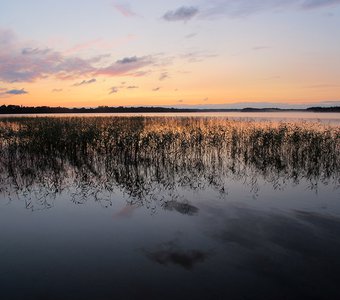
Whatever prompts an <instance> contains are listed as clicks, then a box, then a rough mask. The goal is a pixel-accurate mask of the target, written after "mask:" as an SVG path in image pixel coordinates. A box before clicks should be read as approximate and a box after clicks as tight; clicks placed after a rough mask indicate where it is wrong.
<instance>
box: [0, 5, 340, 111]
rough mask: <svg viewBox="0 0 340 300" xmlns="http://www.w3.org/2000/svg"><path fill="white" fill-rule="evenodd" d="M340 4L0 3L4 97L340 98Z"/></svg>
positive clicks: (70, 102) (193, 102)
mask: <svg viewBox="0 0 340 300" xmlns="http://www.w3.org/2000/svg"><path fill="white" fill-rule="evenodd" d="M339 29H340V0H191V1H179V0H172V1H160V0H129V1H124V0H122V1H115V0H58V1H56V0H10V1H8V0H0V105H3V104H6V105H8V104H15V105H25V106H39V105H49V106H66V107H96V106H103V105H107V106H176V107H181V106H199V107H231V106H233V107H237V106H253V107H257V106H282V107H287V106H309V105H326V106H331V105H340V34H339Z"/></svg>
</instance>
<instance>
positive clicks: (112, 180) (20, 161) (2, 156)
mask: <svg viewBox="0 0 340 300" xmlns="http://www.w3.org/2000/svg"><path fill="white" fill-rule="evenodd" d="M339 172H340V128H339V127H337V126H332V127H328V126H326V125H321V124H311V123H308V124H304V123H300V124H297V123H268V122H262V123H259V122H244V121H231V120H226V119H216V118H187V117H183V118H171V117H169V118H167V117H162V118H157V117H150V118H148V117H114V118H105V117H95V118H76V117H74V118H8V119H2V120H1V121H0V174H1V175H0V189H1V191H2V192H3V193H6V194H7V196H8V198H9V199H11V197H13V196H14V195H16V196H19V197H23V198H24V199H25V202H26V207H27V208H29V209H43V208H50V207H52V206H53V203H54V199H55V197H56V195H57V194H60V193H63V192H66V193H67V195H68V196H69V197H70V200H72V201H73V202H74V203H77V204H81V203H84V202H86V201H88V200H89V199H93V200H95V201H97V202H98V203H100V204H101V205H102V206H104V207H107V206H110V205H111V200H110V194H112V193H113V192H115V191H117V190H120V191H123V192H124V193H126V194H127V195H128V198H129V202H130V203H131V204H137V205H144V206H147V207H153V203H154V202H160V203H162V207H163V208H165V209H169V210H175V211H177V212H179V213H182V214H188V215H192V214H195V213H196V212H197V208H196V207H194V206H192V205H191V204H190V203H188V202H186V201H184V200H183V199H181V197H180V196H179V194H178V190H180V189H189V190H201V189H206V188H212V189H214V190H215V191H216V192H218V193H219V194H220V195H222V196H223V195H226V193H227V190H228V184H230V182H231V181H238V180H239V181H242V182H244V183H246V184H247V185H248V186H249V187H250V190H251V191H252V193H253V194H254V195H256V193H257V191H258V190H259V189H260V188H261V186H260V184H259V183H258V181H259V180H261V181H264V182H268V183H270V184H272V186H273V187H274V188H275V189H283V188H285V187H286V186H289V185H290V184H298V183H299V182H300V180H307V181H309V182H310V186H309V187H310V188H312V189H315V188H317V186H318V184H319V183H323V184H332V185H334V187H339V185H340V176H339Z"/></svg>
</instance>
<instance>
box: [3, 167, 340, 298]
mask: <svg viewBox="0 0 340 300" xmlns="http://www.w3.org/2000/svg"><path fill="white" fill-rule="evenodd" d="M97 163H98V162H96V164H97ZM96 164H94V165H93V166H96ZM97 166H101V164H100V163H99V164H98V165H97ZM149 166H150V163H149ZM151 166H152V164H151ZM306 166H308V164H306ZM186 167H188V166H186ZM300 167H301V166H300ZM255 169H256V168H255ZM66 170H67V169H66ZM136 170H137V169H136ZM136 170H135V171H136ZM166 170H167V171H168V170H169V169H166ZM188 170H189V171H190V170H191V169H190V168H189V169H188ZM266 170H267V171H266V172H265V173H262V172H254V168H250V169H247V170H246V171H245V173H242V174H241V175H242V176H233V173H223V172H221V169H218V168H217V169H216V170H215V173H214V174H215V178H214V180H212V178H211V177H209V176H208V177H207V178H205V180H203V179H202V178H201V179H200V180H197V179H198V178H200V177H199V176H201V175H202V174H201V173H195V172H192V173H191V174H192V177H190V176H189V175H188V174H190V172H189V173H184V175H185V176H189V177H188V178H186V181H185V180H184V179H183V178H184V177H181V176H179V175H178V174H177V175H176V174H175V175H176V176H179V177H178V178H180V179H181V180H182V181H181V184H179V183H178V182H177V181H176V180H177V179H178V178H177V177H176V176H175V175H174V176H175V178H177V179H176V180H175V181H174V182H175V183H176V184H175V185H174V186H172V188H171V189H167V188H166V185H164V182H163V183H162V187H161V188H159V189H155V190H154V193H149V194H144V195H143V198H138V195H139V194H138V193H137V194H134V195H135V197H131V194H129V192H128V191H129V190H128V189H125V188H124V185H128V184H129V181H121V182H120V185H119V184H116V183H115V182H113V181H112V182H111V185H110V186H109V187H110V189H107V190H105V189H104V190H100V191H98V190H97V189H96V187H98V186H99V187H101V186H102V185H101V184H102V183H101V182H100V180H101V179H103V177H101V176H93V177H90V178H84V177H83V176H84V174H82V173H81V172H80V174H79V177H73V176H74V173H72V172H70V170H68V171H67V172H68V173H67V172H66V173H65V172H61V173H58V174H57V173H54V175H56V174H57V175H58V176H64V177H63V178H64V179H65V180H66V182H69V183H71V184H72V186H70V187H68V188H64V189H61V190H60V191H59V192H57V193H52V195H51V194H48V191H50V190H49V189H48V188H47V189H46V186H45V188H44V186H42V185H41V183H42V182H44V181H41V180H39V176H42V174H44V172H42V173H39V176H38V177H35V178H34V180H33V181H32V182H31V185H28V186H26V188H24V189H23V190H20V191H17V192H16V193H11V191H10V190H11V189H10V188H9V189H3V193H2V194H1V197H0V228H1V230H0V239H1V242H2V243H1V245H2V246H1V250H0V253H1V255H0V266H1V268H0V282H1V286H2V287H3V288H2V290H1V294H2V295H1V298H3V299H22V298H23V296H24V298H25V299H112V298H115V299H116V298H130V299H131V298H142V297H151V298H169V299H170V298H172V299H173V298H176V299H178V298H189V299H193V298H194V299H207V298H209V299H211V298H216V299H218V298H222V299H336V298H338V297H339V296H340V295H339V294H340V292H339V291H338V288H337V285H338V279H339V278H340V258H339V256H338V253H340V252H339V251H340V240H339V236H340V203H339V199H340V191H339V188H337V187H338V177H337V173H336V172H337V171H336V170H334V169H329V170H331V172H333V173H332V176H330V177H329V178H328V179H327V177H326V179H327V180H326V179H325V176H324V174H323V172H322V171H323V170H321V171H320V173H317V174H314V175H313V176H312V177H311V178H299V180H298V181H297V180H294V179H292V178H290V177H289V176H287V173H285V172H283V173H280V172H279V173H278V170H277V169H275V168H272V169H271V168H268V169H266ZM120 171H121V173H119V174H126V173H124V172H125V171H126V169H125V167H123V168H122V169H121V170H120ZM208 171H209V172H210V171H211V170H210V169H209V170H208ZM301 171H302V173H303V174H305V173H304V172H303V171H304V170H301ZM138 172H139V173H138V174H139V175H140V174H144V175H145V172H150V168H148V167H147V168H145V167H143V166H140V168H139V169H138ZM174 172H175V173H176V171H174ZM247 172H248V173H247ZM203 173H204V172H203ZM48 174H49V175H46V174H44V176H47V177H46V178H51V176H52V174H51V173H48ZM67 174H68V175H67ZM70 174H71V175H70ZM211 174H213V173H211ZM247 174H248V175H249V176H245V175H247ZM275 174H276V175H275ZM289 174H290V173H289ZM169 175H171V172H170V173H168V174H167V176H169ZM234 175H235V174H234ZM274 175H275V176H276V177H275V176H274ZM68 176H69V177H68ZM167 176H166V177H160V178H159V180H168V178H170V177H167ZM197 176H198V177H197ZM2 178H3V177H2ZM46 178H45V182H48V181H46ZM58 178H59V177H58ZM75 178H76V180H75ZM107 178H110V179H111V180H112V178H114V177H105V178H104V179H107ZM133 178H136V177H133ZM137 178H139V179H145V180H146V179H148V178H150V177H148V176H144V177H143V176H139V177H137ZM275 178H276V179H275ZM278 178H279V179H280V180H277V179H278ZM183 180H184V182H183ZM209 180H210V183H209ZM26 182H27V181H26ZM52 182H53V180H52ZM88 182H90V185H89V186H90V187H92V189H91V188H88V186H87V187H86V186H85V187H83V188H82V184H84V183H88ZM216 182H217V183H221V182H222V183H223V184H222V185H220V184H216ZM5 183H6V181H5ZM2 184H4V182H2ZM46 184H47V183H46ZM64 184H65V183H64ZM91 184H92V186H91ZM153 184H155V183H153ZM144 185H148V182H143V184H142V183H141V185H140V187H143V188H144ZM200 185H201V186H200ZM47 186H49V185H48V184H47ZM222 186H223V191H221V187H222ZM148 187H150V189H151V190H152V189H154V188H155V187H154V186H153V185H152V184H151V185H148ZM2 188H4V186H2ZM6 193H7V194H6ZM82 193H83V194H82ZM46 199H47V200H46ZM44 201H45V202H44ZM46 201H47V202H46ZM46 203H47V204H46Z"/></svg>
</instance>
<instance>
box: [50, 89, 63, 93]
mask: <svg viewBox="0 0 340 300" xmlns="http://www.w3.org/2000/svg"><path fill="white" fill-rule="evenodd" d="M62 91H63V89H53V90H52V92H53V93H60V92H62Z"/></svg>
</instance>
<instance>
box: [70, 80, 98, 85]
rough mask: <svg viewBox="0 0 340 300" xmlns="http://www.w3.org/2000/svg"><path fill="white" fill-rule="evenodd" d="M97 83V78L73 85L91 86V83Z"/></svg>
mask: <svg viewBox="0 0 340 300" xmlns="http://www.w3.org/2000/svg"><path fill="white" fill-rule="evenodd" d="M96 81H97V79H96V78H92V79H89V80H83V81H81V82H76V83H75V84H73V86H81V85H88V84H91V83H95V82H96Z"/></svg>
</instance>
